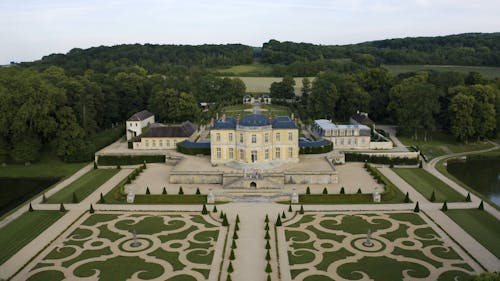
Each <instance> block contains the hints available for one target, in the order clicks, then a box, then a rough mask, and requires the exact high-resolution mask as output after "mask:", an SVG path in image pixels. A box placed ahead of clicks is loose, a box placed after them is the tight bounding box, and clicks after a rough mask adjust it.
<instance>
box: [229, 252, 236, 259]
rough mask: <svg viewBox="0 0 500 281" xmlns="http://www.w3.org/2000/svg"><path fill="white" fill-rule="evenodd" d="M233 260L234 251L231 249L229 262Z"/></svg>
mask: <svg viewBox="0 0 500 281" xmlns="http://www.w3.org/2000/svg"><path fill="white" fill-rule="evenodd" d="M235 258H236V257H235V256H234V250H233V249H231V253H230V254H229V260H232V261H234V259H235Z"/></svg>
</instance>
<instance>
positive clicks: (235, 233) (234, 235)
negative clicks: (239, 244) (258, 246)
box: [233, 228, 239, 240]
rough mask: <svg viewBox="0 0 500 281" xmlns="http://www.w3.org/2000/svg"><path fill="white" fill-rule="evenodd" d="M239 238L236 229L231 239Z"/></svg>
mask: <svg viewBox="0 0 500 281" xmlns="http://www.w3.org/2000/svg"><path fill="white" fill-rule="evenodd" d="M238 238H239V236H238V231H237V230H236V228H235V229H234V233H233V239H235V240H236V239H238Z"/></svg>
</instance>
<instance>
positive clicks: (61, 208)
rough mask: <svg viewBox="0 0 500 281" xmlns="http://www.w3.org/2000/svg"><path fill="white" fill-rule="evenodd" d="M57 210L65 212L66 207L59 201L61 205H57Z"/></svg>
mask: <svg viewBox="0 0 500 281" xmlns="http://www.w3.org/2000/svg"><path fill="white" fill-rule="evenodd" d="M59 212H66V208H64V205H63V203H61V205H59Z"/></svg>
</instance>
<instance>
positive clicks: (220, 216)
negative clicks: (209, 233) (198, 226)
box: [219, 211, 224, 219]
mask: <svg viewBox="0 0 500 281" xmlns="http://www.w3.org/2000/svg"><path fill="white" fill-rule="evenodd" d="M223 218H224V212H223V211H220V215H219V219H223Z"/></svg>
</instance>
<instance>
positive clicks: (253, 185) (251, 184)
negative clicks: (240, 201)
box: [250, 181, 257, 189]
mask: <svg viewBox="0 0 500 281" xmlns="http://www.w3.org/2000/svg"><path fill="white" fill-rule="evenodd" d="M250 188H252V189H256V188H257V183H256V182H254V181H253V182H251V183H250Z"/></svg>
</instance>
